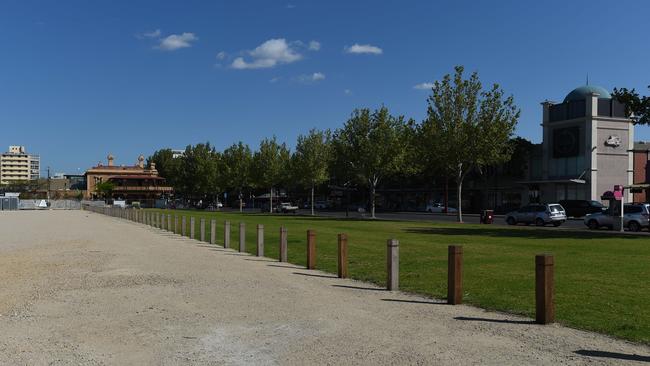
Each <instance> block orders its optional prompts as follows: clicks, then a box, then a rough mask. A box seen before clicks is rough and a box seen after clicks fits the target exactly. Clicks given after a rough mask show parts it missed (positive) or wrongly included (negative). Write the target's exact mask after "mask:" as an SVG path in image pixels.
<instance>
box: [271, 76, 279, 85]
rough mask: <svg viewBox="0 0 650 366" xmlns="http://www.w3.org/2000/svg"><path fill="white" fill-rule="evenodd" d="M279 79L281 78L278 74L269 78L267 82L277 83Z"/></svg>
mask: <svg viewBox="0 0 650 366" xmlns="http://www.w3.org/2000/svg"><path fill="white" fill-rule="evenodd" d="M280 79H281V78H280V77H279V76H276V77H274V78H272V79H271V80H269V83H271V84H273V83H277V82H278V81H280Z"/></svg>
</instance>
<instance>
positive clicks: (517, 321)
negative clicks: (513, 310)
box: [454, 316, 535, 324]
mask: <svg viewBox="0 0 650 366" xmlns="http://www.w3.org/2000/svg"><path fill="white" fill-rule="evenodd" d="M454 319H456V320H464V321H472V322H490V323H504V324H535V321H533V320H508V319H489V318H471V317H467V316H457V317H454Z"/></svg>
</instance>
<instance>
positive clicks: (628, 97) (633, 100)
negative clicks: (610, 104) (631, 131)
mask: <svg viewBox="0 0 650 366" xmlns="http://www.w3.org/2000/svg"><path fill="white" fill-rule="evenodd" d="M648 89H650V85H648ZM613 94H614V98H616V99H617V100H618V101H619V102H621V103H623V104H625V115H626V116H627V117H630V118H632V120H633V121H634V123H635V124H639V125H650V96H639V93H637V92H636V90H635V89H632V90H628V89H627V88H620V89H618V88H614V93H613Z"/></svg>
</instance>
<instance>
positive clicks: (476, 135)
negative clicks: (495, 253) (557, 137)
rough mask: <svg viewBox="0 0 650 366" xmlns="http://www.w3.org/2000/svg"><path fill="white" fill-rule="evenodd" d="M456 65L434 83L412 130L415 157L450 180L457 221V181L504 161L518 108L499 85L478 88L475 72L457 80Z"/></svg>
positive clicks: (460, 218)
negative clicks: (416, 150)
mask: <svg viewBox="0 0 650 366" xmlns="http://www.w3.org/2000/svg"><path fill="white" fill-rule="evenodd" d="M463 72H464V68H463V67H462V66H456V68H455V74H454V75H453V76H451V75H449V74H447V75H445V76H444V77H443V79H442V80H441V81H436V82H435V83H434V86H433V88H432V94H431V96H429V98H428V99H427V102H428V110H427V118H426V119H425V120H424V121H423V122H422V124H421V125H420V126H419V128H418V132H419V133H418V135H419V141H420V144H421V146H420V149H419V151H420V154H419V156H420V159H421V160H422V161H424V162H425V165H428V166H435V167H437V168H438V169H440V170H441V171H442V172H444V173H446V174H451V175H452V176H454V177H455V179H456V186H457V196H458V211H457V215H458V221H459V222H463V211H462V204H461V203H462V189H463V180H464V179H465V176H466V175H467V173H469V172H470V171H472V170H474V169H477V170H478V171H479V172H480V171H481V169H483V168H484V167H486V166H489V165H495V164H499V163H502V162H505V161H507V160H508V159H509V158H510V156H511V154H512V146H513V145H512V144H511V143H510V138H511V137H512V135H513V133H514V130H515V127H516V126H517V121H518V119H519V114H520V111H519V108H517V106H516V105H515V103H514V98H513V97H512V96H508V97H505V96H504V92H503V90H502V89H501V88H500V87H499V85H497V84H494V85H493V86H492V88H491V89H489V90H483V87H482V85H481V82H480V80H479V77H478V74H477V73H476V72H474V73H472V75H471V76H470V77H469V78H468V79H464V78H463Z"/></svg>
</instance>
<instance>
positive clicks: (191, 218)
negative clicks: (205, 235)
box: [190, 216, 195, 239]
mask: <svg viewBox="0 0 650 366" xmlns="http://www.w3.org/2000/svg"><path fill="white" fill-rule="evenodd" d="M194 226H195V225H194V216H190V239H194V238H195V236H194Z"/></svg>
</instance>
